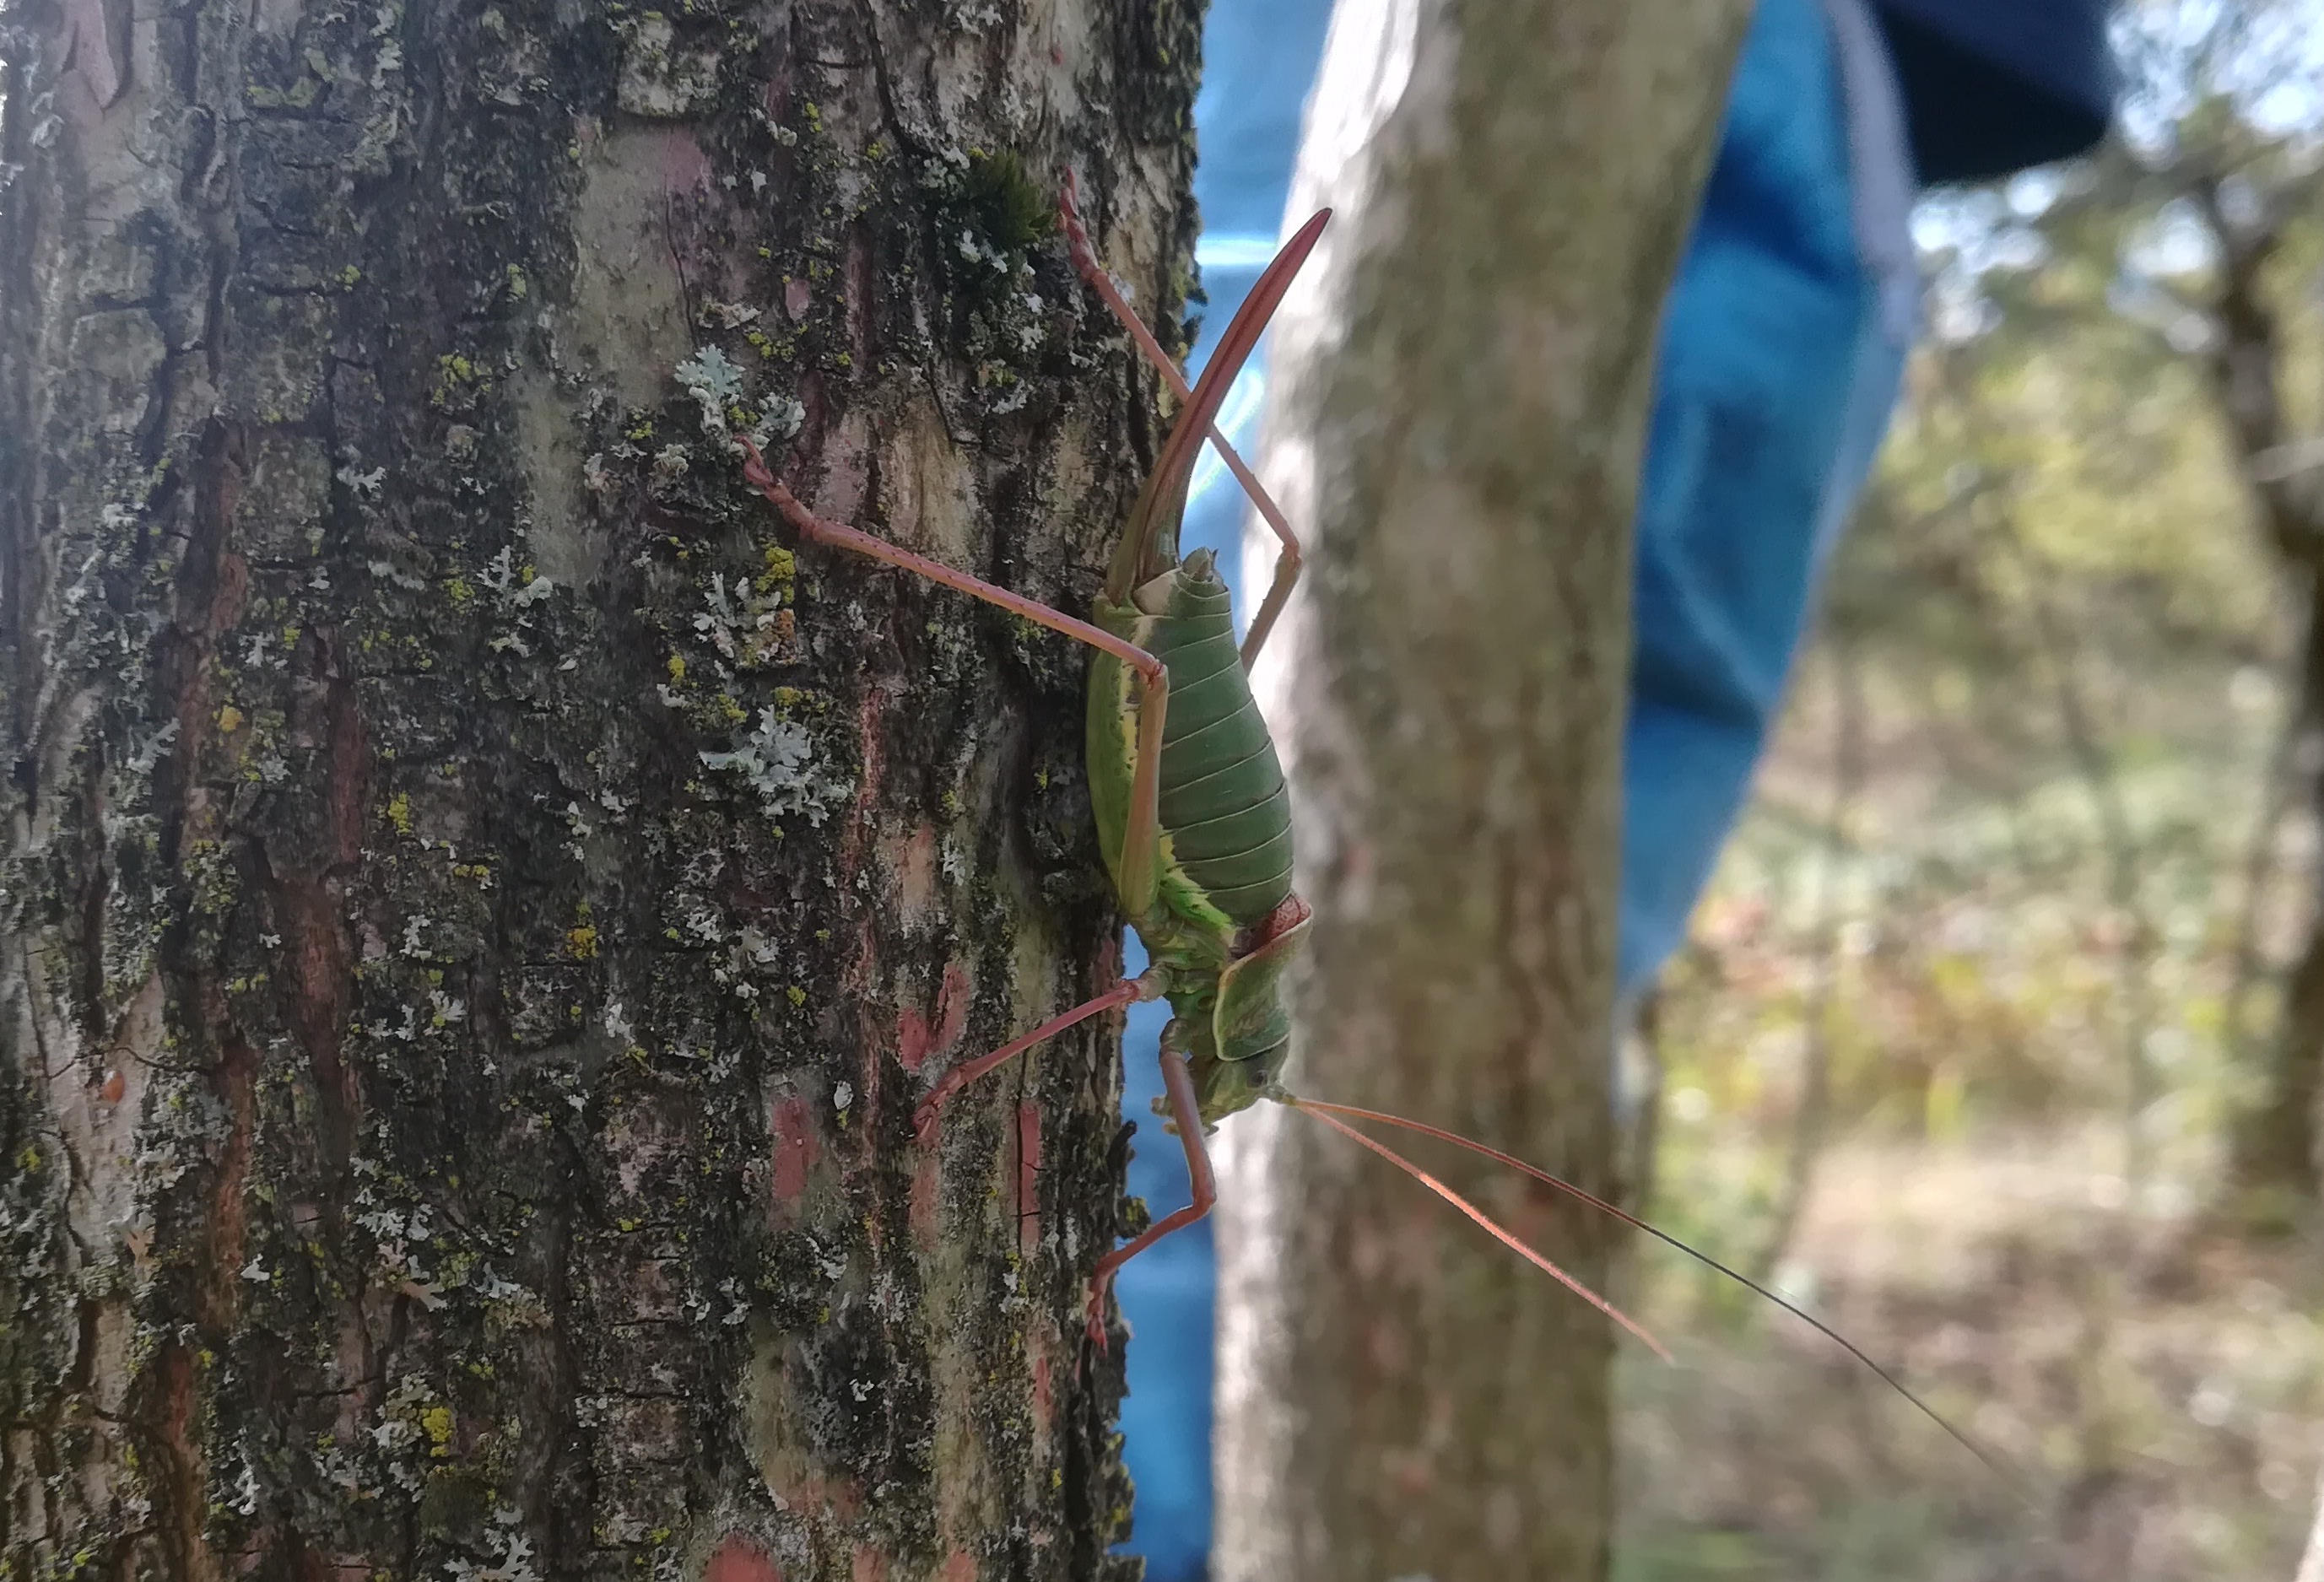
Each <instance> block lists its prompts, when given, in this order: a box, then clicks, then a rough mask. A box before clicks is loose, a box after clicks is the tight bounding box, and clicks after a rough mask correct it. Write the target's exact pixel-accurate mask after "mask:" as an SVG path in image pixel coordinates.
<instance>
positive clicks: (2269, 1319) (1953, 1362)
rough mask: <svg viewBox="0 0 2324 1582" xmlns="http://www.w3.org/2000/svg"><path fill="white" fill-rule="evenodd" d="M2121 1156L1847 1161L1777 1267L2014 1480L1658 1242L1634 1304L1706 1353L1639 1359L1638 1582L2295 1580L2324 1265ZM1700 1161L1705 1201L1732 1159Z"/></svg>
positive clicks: (2102, 1139) (2316, 1438)
mask: <svg viewBox="0 0 2324 1582" xmlns="http://www.w3.org/2000/svg"><path fill="white" fill-rule="evenodd" d="M2117 1156H2118V1151H2117V1150H2115V1149H2114V1148H2112V1146H2111V1136H2110V1131H2109V1128H2106V1127H2099V1126H2097V1125H2092V1126H2090V1127H2087V1128H2085V1129H2084V1130H2083V1131H2081V1132H2080V1133H2079V1134H2075V1133H2071V1132H2069V1133H2067V1134H2066V1135H2063V1136H2061V1135H2058V1134H2056V1133H2054V1132H2050V1131H2044V1132H2043V1133H2042V1134H2041V1135H2038V1136H2024V1137H2019V1138H2015V1139H2001V1138H1988V1139H1984V1140H1980V1141H1976V1142H1965V1143H1960V1144H1956V1145H1951V1146H1947V1147H1934V1146H1932V1145H1926V1144H1923V1143H1920V1142H1917V1141H1907V1142H1894V1143H1882V1144H1876V1143H1871V1142H1864V1141H1853V1142H1850V1143H1848V1144H1846V1145H1835V1146H1834V1147H1832V1148H1831V1150H1830V1151H1829V1152H1828V1153H1827V1154H1825V1155H1824V1157H1823V1158H1822V1160H1821V1164H1820V1168H1819V1172H1818V1175H1817V1178H1816V1184H1815V1189H1814V1191H1813V1194H1812V1199H1811V1200H1810V1203H1809V1206H1808V1208H1807V1209H1806V1211H1805V1213H1804V1214H1803V1218H1802V1221H1801V1223H1800V1225H1799V1228H1798V1229H1797V1232H1796V1234H1795V1235H1794V1237H1793V1240H1792V1246H1791V1249H1790V1253H1789V1255H1788V1256H1787V1258H1786V1259H1785V1261H1784V1265H1783V1266H1782V1269H1781V1270H1780V1272H1779V1275H1778V1283H1780V1285H1781V1286H1782V1288H1784V1290H1785V1291H1786V1292H1788V1293H1791V1294H1794V1295H1795V1296H1804V1297H1805V1298H1806V1302H1805V1305H1808V1306H1809V1307H1810V1308H1811V1309H1812V1311H1816V1312H1818V1313H1819V1315H1820V1316H1821V1317H1823V1318H1825V1319H1826V1320H1829V1321H1831V1323H1832V1324H1833V1325H1834V1327H1835V1328H1837V1329H1840V1331H1841V1332H1842V1333H1843V1334H1846V1335H1847V1336H1849V1338H1850V1339H1852V1340H1854V1341H1855V1342H1856V1343H1857V1344H1858V1345H1859V1346H1861V1347H1864V1348H1865V1350H1867V1352H1869V1353H1870V1354H1872V1355H1873V1356H1874V1357H1878V1358H1880V1359H1881V1360H1882V1361H1883V1362H1884V1363H1886V1364H1887V1365H1888V1366H1891V1367H1892V1368H1894V1369H1895V1371H1896V1372H1897V1373H1898V1374H1899V1375H1900V1376H1901V1377H1903V1378H1904V1379H1905V1380H1906V1381H1907V1382H1908V1383H1910V1384H1913V1385H1914V1387H1915V1388H1916V1389H1918V1390H1919V1391H1921V1393H1923V1395H1924V1396H1926V1397H1927V1398H1928V1400H1929V1401H1930V1403H1931V1404H1932V1405H1933V1406H1935V1407H1936V1408H1937V1409H1938V1410H1939V1411H1941V1412H1943V1413H1944V1414H1945V1415H1946V1416H1947V1417H1948V1418H1949V1419H1950V1420H1951V1421H1954V1422H1956V1423H1957V1424H1959V1425H1960V1427H1961V1428H1962V1429H1964V1430H1967V1431H1968V1432H1969V1434H1970V1435H1971V1436H1972V1437H1974V1438H1975V1439H1978V1441H1979V1442H1980V1443H1981V1444H1983V1445H1984V1446H1986V1447H1987V1449H1989V1451H1990V1452H1991V1454H1992V1455H1993V1458H1994V1459H1995V1461H1996V1462H1997V1464H1998V1466H1999V1467H2000V1470H1999V1471H1993V1470H1988V1469H1987V1467H1984V1466H1982V1465H1980V1464H1979V1462H1978V1460H1977V1459H1976V1458H1975V1457H1973V1456H1972V1455H1971V1454H1969V1452H1968V1451H1966V1450H1964V1449H1961V1447H1960V1446H1959V1445H1957V1444H1955V1443H1954V1442H1952V1441H1951V1440H1950V1439H1948V1438H1946V1437H1945V1435H1944V1434H1943V1432H1942V1431H1941V1430H1939V1429H1937V1428H1936V1427H1934V1426H1933V1425H1932V1424H1931V1423H1929V1422H1928V1421H1927V1420H1926V1419H1924V1418H1922V1417H1921V1416H1919V1414H1917V1413H1916V1412H1914V1410H1913V1408H1912V1406H1911V1405H1910V1404H1909V1403H1906V1402H1904V1400H1902V1399H1900V1398H1899V1397H1897V1396H1896V1395H1895V1393H1894V1392H1892V1391H1890V1390H1889V1389H1888V1387H1887V1386H1886V1385H1885V1384H1882V1383H1881V1382H1880V1381H1879V1380H1878V1379H1877V1377H1875V1376H1873V1375H1871V1374H1870V1373H1869V1372H1868V1371H1867V1370H1866V1369H1864V1368H1862V1367H1861V1366H1859V1365H1858V1364H1857V1363H1855V1362H1854V1361H1852V1360H1851V1359H1849V1357H1847V1356H1846V1355H1845V1354H1843V1353H1842V1352H1841V1351H1840V1349H1839V1347H1835V1346H1833V1345H1831V1343H1830V1342H1829V1341H1827V1340H1825V1339H1824V1338H1821V1337H1820V1336H1817V1335H1815V1334H1814V1333H1813V1332H1812V1331H1811V1330H1809V1329H1807V1328H1806V1327H1805V1326H1804V1325H1802V1324H1799V1323H1797V1322H1795V1321H1794V1320H1789V1319H1786V1318H1785V1317H1784V1315H1782V1314H1781V1313H1780V1312H1775V1311H1772V1310H1767V1309H1766V1304H1765V1303H1762V1302H1760V1301H1758V1300H1757V1298H1753V1297H1750V1296H1749V1295H1748V1293H1745V1292H1736V1291H1733V1290H1732V1289H1731V1288H1728V1289H1720V1288H1719V1287H1716V1286H1714V1285H1713V1284H1712V1283H1711V1281H1710V1279H1709V1277H1708V1276H1707V1275H1706V1276H1704V1277H1701V1278H1699V1277H1698V1272H1696V1271H1693V1270H1691V1269H1689V1268H1686V1267H1683V1266H1681V1265H1679V1264H1678V1262H1677V1259H1676V1255H1674V1254H1669V1253H1666V1252H1664V1251H1659V1250H1658V1251H1655V1252H1654V1253H1652V1254H1649V1255H1647V1257H1648V1258H1649V1259H1650V1261H1649V1262H1648V1263H1647V1264H1646V1265H1644V1266H1643V1267H1642V1268H1641V1269H1640V1270H1638V1271H1637V1274H1636V1275H1635V1277H1634V1280H1633V1282H1632V1284H1633V1290H1634V1295H1633V1299H1632V1300H1633V1301H1634V1302H1635V1303H1636V1304H1637V1307H1638V1308H1639V1309H1640V1310H1642V1316H1643V1317H1644V1318H1645V1319H1646V1321H1647V1322H1648V1323H1649V1325H1650V1326H1653V1327H1656V1328H1657V1329H1658V1330H1659V1332H1660V1333H1662V1334H1663V1335H1664V1337H1665V1338H1666V1339H1669V1340H1673V1341H1674V1342H1675V1343H1676V1348H1677V1349H1678V1350H1679V1353H1680V1357H1681V1364H1680V1366H1678V1367H1676V1368H1666V1367H1664V1366H1660V1365H1659V1364H1657V1363H1656V1362H1655V1360H1654V1359H1653V1358H1652V1357H1648V1356H1646V1354H1645V1353H1644V1352H1642V1351H1637V1350H1635V1349H1634V1350H1633V1351H1632V1352H1631V1353H1630V1354H1629V1356H1628V1361H1627V1362H1626V1366H1625V1369H1624V1374H1623V1379H1622V1389H1623V1392H1624V1403H1625V1410H1624V1412H1623V1413H1622V1419H1623V1421H1624V1423H1625V1425H1626V1430H1625V1431H1626V1435H1627V1442H1626V1446H1625V1457H1626V1460H1625V1464H1624V1483H1625V1498H1626V1502H1627V1516H1626V1536H1625V1541H1624V1542H1623V1543H1622V1545H1621V1546H1620V1551H1619V1552H1620V1557H1621V1558H1620V1562H1619V1564H1618V1570H1617V1574H1618V1577H1619V1578H1620V1582H1710V1579H1711V1578H1720V1579H1738V1582H1739V1579H1746V1578H1748V1579H1755V1582H1756V1579H1759V1578H1766V1579H1769V1582H1773V1579H1775V1578H1784V1579H1786V1582H1790V1579H1794V1578H1797V1579H1803V1582H1804V1579H1806V1578H1817V1579H1819V1582H1923V1579H1926V1582H1940V1579H1941V1582H1956V1579H1958V1582H1970V1579H1983V1578H1995V1579H1999V1578H2005V1577H2006V1578H2011V1579H2020V1578H2022V1579H2026V1582H2052V1579H2054V1582H2100V1579H2104V1582H2166V1579H2168V1582H2182V1579H2183V1582H2244V1579H2246V1578H2249V1579H2252V1582H2290V1578H2291V1577H2292V1571H2293V1568H2294V1567H2295V1565H2296V1564H2297V1561H2298V1557H2299V1554H2300V1550H2301V1541H2302V1539H2303V1537H2304V1535H2305V1533H2306V1531H2307V1529H2308V1525H2309V1523H2310V1521H2311V1519H2312V1517H2313V1515H2314V1513H2315V1508H2316V1498H2317V1479H2318V1473H2319V1461H2320V1460H2324V1432H2319V1426H2318V1425H2319V1422H2324V1328H2319V1324H2318V1323H2317V1322H2316V1320H2314V1319H2313V1318H2312V1317H2310V1315H2311V1314H2312V1313H2315V1312H2317V1311H2319V1305H2318V1299H2319V1297H2324V1270H2319V1263H2318V1260H2317V1258H2316V1256H2315V1255H2314V1254H2313V1252H2312V1251H2310V1250H2308V1248H2307V1246H2304V1245H2303V1244H2301V1243H2298V1242H2295V1241H2291V1240H2286V1241H2282V1242H2278V1243H2274V1244H2265V1243H2263V1244H2259V1245H2255V1244H2254V1243H2252V1242H2251V1241H2250V1240H2248V1239H2247V1238H2246V1237H2242V1236H2240V1235H2237V1234H2234V1233H2233V1232H2232V1231H2231V1229H2230V1228H2226V1227H2221V1226H2218V1225H2214V1224H2212V1223H2211V1222H2209V1220H2207V1219H2206V1218H2205V1217H2204V1216H2203V1215H2202V1214H2201V1213H2200V1212H2199V1211H2198V1209H2197V1203H2198V1201H2199V1200H2198V1197H2197V1194H2196V1193H2195V1192H2193V1191H2189V1190H2186V1189H2185V1188H2184V1187H2183V1186H2181V1185H2180V1184H2179V1183H2177V1182H2171V1181H2168V1180H2158V1181H2156V1182H2153V1184H2152V1185H2151V1186H2150V1187H2149V1188H2148V1189H2147V1190H2146V1191H2144V1192H2142V1193H2140V1194H2138V1196H2139V1198H2140V1201H2138V1202H2135V1203H2134V1202H2132V1201H2130V1198H2131V1196H2132V1194H2131V1193H2130V1192H2129V1191H2126V1188H2125V1186H2124V1183H2123V1182H2122V1179H2121V1177H2120V1176H2119V1175H2118V1174H2116V1173H2110V1172H2111V1169H2112V1167H2113V1164H2114V1160H2115V1159H2116V1157H2117ZM1692 1164H1693V1165H1694V1169H1693V1170H1692V1172H1691V1179H1690V1181H1689V1182H1687V1183H1685V1184H1684V1188H1683V1190H1685V1191H1688V1192H1690V1193H1693V1192H1699V1191H1703V1190H1705V1188H1706V1187H1707V1185H1708V1184H1709V1180H1710V1178H1713V1177H1716V1176H1717V1175H1719V1174H1720V1173H1722V1172H1721V1167H1720V1160H1719V1158H1718V1157H1717V1154H1716V1152H1715V1151H1713V1152H1712V1153H1711V1154H1708V1155H1706V1154H1696V1155H1695V1156H1694V1157H1693V1159H1692ZM1727 1164H1729V1166H1731V1167H1732V1169H1733V1171H1734V1172H1736V1173H1740V1172H1742V1171H1743V1170H1745V1169H1747V1168H1748V1164H1746V1163H1745V1162H1744V1160H1743V1159H1742V1157H1741V1155H1740V1153H1739V1151H1738V1154H1737V1155H1736V1156H1735V1157H1733V1158H1730V1159H1729V1161H1727ZM1680 1190H1682V1189H1681V1187H1680V1186H1679V1184H1677V1183H1672V1182H1665V1186H1664V1191H1665V1198H1666V1200H1667V1198H1668V1197H1669V1195H1670V1194H1671V1193H1673V1192H1674V1191H1680ZM1714 1250H1715V1249H1714Z"/></svg>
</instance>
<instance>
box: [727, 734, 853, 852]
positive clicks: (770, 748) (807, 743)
mask: <svg viewBox="0 0 2324 1582" xmlns="http://www.w3.org/2000/svg"><path fill="white" fill-rule="evenodd" d="M701 758H702V762H703V764H704V766H705V768H713V769H723V770H725V771H727V772H728V773H731V774H735V775H740V776H741V777H742V778H743V779H745V780H747V781H748V782H750V786H751V789H752V791H754V792H756V793H757V794H758V797H759V805H760V806H761V807H763V808H764V809H766V811H767V814H768V816H769V817H770V818H780V817H782V816H783V815H784V814H795V813H796V814H806V815H807V822H808V823H813V824H819V823H823V820H824V815H825V814H826V813H827V812H829V811H830V807H831V805H832V804H833V803H835V802H840V801H843V800H844V799H845V798H846V796H847V795H848V793H849V792H850V791H851V790H852V789H853V787H852V786H849V785H848V783H847V781H846V780H845V778H844V777H841V776H838V775H835V774H834V773H832V772H831V770H830V769H829V768H827V767H825V766H823V765H819V764H817V763H816V761H815V742H814V739H813V738H811V737H810V736H808V734H807V730H806V728H805V727H804V726H802V725H800V724H798V722H796V721H792V720H786V719H784V718H783V717H782V716H781V715H780V714H778V713H775V711H774V710H773V709H771V708H765V709H761V710H760V711H759V723H758V725H757V727H756V728H755V729H753V730H752V732H751V734H750V735H748V736H747V737H745V738H743V740H742V746H740V747H738V748H736V749H735V750H733V751H732V752H705V753H703V754H702V755H701Z"/></svg>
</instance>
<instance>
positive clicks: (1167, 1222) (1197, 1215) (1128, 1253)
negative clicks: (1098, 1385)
mask: <svg viewBox="0 0 2324 1582" xmlns="http://www.w3.org/2000/svg"><path fill="white" fill-rule="evenodd" d="M1162 1086H1163V1088H1164V1089H1165V1090H1167V1092H1168V1093H1169V1095H1170V1118H1171V1119H1172V1120H1173V1121H1175V1122H1176V1125H1177V1127H1178V1142H1179V1145H1181V1146H1183V1147H1184V1148H1185V1150H1186V1173H1187V1175H1188V1176H1190V1177H1191V1178H1192V1179H1193V1182H1194V1201H1193V1202H1191V1203H1189V1204H1187V1205H1186V1206H1185V1208H1183V1209H1177V1210H1176V1211H1175V1212H1173V1213H1170V1214H1167V1215H1165V1216H1164V1217H1163V1218H1161V1219H1157V1220H1156V1221H1155V1222H1154V1223H1153V1224H1151V1225H1149V1226H1148V1227H1147V1228H1145V1229H1144V1230H1142V1231H1140V1232H1139V1233H1138V1235H1137V1236H1135V1237H1132V1238H1131V1239H1130V1240H1129V1241H1126V1242H1124V1243H1123V1244H1122V1245H1121V1246H1118V1247H1116V1248H1114V1249H1113V1250H1112V1251H1111V1252H1110V1253H1108V1254H1106V1255H1105V1256H1103V1257H1102V1258H1100V1259H1099V1260H1098V1261H1097V1269H1096V1271H1095V1272H1094V1273H1093V1274H1091V1276H1090V1292H1089V1314H1088V1323H1089V1338H1090V1342H1091V1344H1093V1345H1094V1346H1095V1347H1097V1348H1098V1349H1099V1350H1100V1351H1103V1350H1104V1349H1105V1344H1106V1342H1105V1297H1106V1292H1109V1291H1111V1290H1112V1289H1113V1277H1114V1275H1116V1274H1119V1273H1120V1271H1121V1266H1122V1265H1124V1264H1126V1263H1128V1262H1130V1259H1132V1258H1134V1257H1136V1256H1137V1255H1139V1254H1140V1253H1142V1252H1144V1251H1145V1250H1146V1249H1147V1248H1148V1247H1150V1246H1153V1245H1154V1244H1155V1243H1156V1242H1157V1241H1160V1240H1161V1239H1162V1238H1163V1237H1166V1236H1168V1235H1169V1234H1170V1233H1171V1232H1172V1231H1176V1230H1184V1229H1185V1228H1186V1227H1188V1226H1189V1225H1192V1224H1194V1221H1196V1220H1197V1219H1201V1218H1202V1217H1203V1215H1205V1214H1207V1213H1209V1212H1210V1211H1211V1206H1212V1205H1213V1203H1216V1202H1217V1201H1218V1200H1219V1189H1218V1180H1217V1178H1216V1177H1215V1176H1214V1175H1213V1174H1212V1173H1211V1154H1210V1150H1209V1149H1208V1148H1206V1147H1204V1146H1203V1114H1202V1106H1201V1105H1200V1103H1198V1102H1197V1100H1196V1099H1195V1097H1194V1072H1193V1070H1192V1069H1191V1068H1190V1067H1189V1066H1188V1065H1187V1064H1186V1057H1185V1055H1183V1054H1181V1053H1178V1051H1176V1050H1175V1049H1173V1048H1171V1047H1170V1044H1169V1041H1168V1040H1167V1038H1166V1039H1165V1040H1164V1041H1163V1044H1162Z"/></svg>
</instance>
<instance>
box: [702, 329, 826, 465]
mask: <svg viewBox="0 0 2324 1582" xmlns="http://www.w3.org/2000/svg"><path fill="white" fill-rule="evenodd" d="M678 383H679V384H681V385H683V386H685V387H686V393H687V394H688V395H690V396H692V397H693V398H694V404H695V405H696V406H697V407H699V408H700V409H702V427H703V429H704V431H705V432H706V433H709V434H715V435H716V436H718V437H721V438H725V437H728V436H729V435H731V434H732V433H733V425H732V424H731V423H729V422H728V420H727V418H728V416H729V414H731V413H740V414H741V418H740V419H739V420H740V421H742V422H743V423H745V424H746V425H747V428H746V429H745V432H744V437H746V438H748V439H749V440H750V442H751V443H752V445H755V446H758V447H759V448H760V449H761V450H764V449H765V448H766V447H767V446H770V445H771V444H773V443H774V442H775V441H776V440H778V439H788V438H789V437H791V436H792V435H794V434H797V433H798V431H799V428H800V426H801V425H802V424H804V423H805V422H806V421H807V409H806V408H805V407H803V406H801V405H799V403H798V401H796V400H792V399H791V398H790V397H788V396H782V395H770V396H769V397H767V398H766V399H765V400H764V401H763V403H762V404H761V407H760V409H759V412H758V415H757V416H756V417H755V418H753V417H752V415H751V413H750V411H749V409H748V404H747V402H746V400H745V397H746V395H747V393H748V392H747V391H745V389H744V387H743V383H742V369H740V368H738V367H736V366H735V365H734V360H733V358H732V357H729V356H728V355H727V354H725V353H724V352H722V351H720V350H719V349H718V348H717V347H716V346H705V347H703V348H702V349H701V350H700V351H698V352H696V353H695V354H694V355H693V356H691V357H688V358H687V360H686V361H685V362H683V363H679V364H678Z"/></svg>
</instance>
